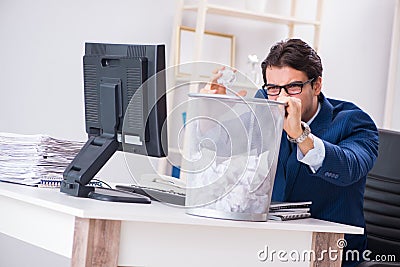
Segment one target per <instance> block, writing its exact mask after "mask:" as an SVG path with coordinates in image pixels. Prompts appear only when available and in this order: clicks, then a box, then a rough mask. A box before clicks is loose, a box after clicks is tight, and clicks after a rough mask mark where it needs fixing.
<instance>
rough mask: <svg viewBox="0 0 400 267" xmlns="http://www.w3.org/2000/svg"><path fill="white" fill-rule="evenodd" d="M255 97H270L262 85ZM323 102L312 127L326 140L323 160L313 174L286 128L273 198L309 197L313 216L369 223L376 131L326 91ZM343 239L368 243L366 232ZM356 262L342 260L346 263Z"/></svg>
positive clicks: (354, 244)
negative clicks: (367, 192) (367, 195)
mask: <svg viewBox="0 0 400 267" xmlns="http://www.w3.org/2000/svg"><path fill="white" fill-rule="evenodd" d="M256 97H263V98H267V97H266V95H265V93H264V91H263V90H259V91H258V92H257V94H256ZM320 103H321V110H320V112H319V113H318V115H317V117H316V118H315V119H314V120H313V122H312V123H311V125H310V128H311V132H312V134H313V135H314V136H317V137H319V138H320V139H321V140H322V141H323V143H324V146H325V159H324V161H323V164H322V166H321V168H319V169H318V171H317V172H316V173H312V171H311V170H310V168H309V166H308V165H306V164H303V163H301V162H299V161H298V160H297V155H296V149H297V148H296V145H295V144H291V143H290V142H288V140H287V137H286V133H285V132H283V134H282V140H281V146H280V151H279V159H278V168H277V173H276V176H275V181H274V189H273V193H272V199H273V200H275V201H306V200H311V201H312V205H311V215H312V217H313V218H318V219H323V220H328V221H332V222H338V223H343V224H348V225H354V226H359V227H364V228H365V220H364V213H363V202H364V188H365V181H366V175H367V173H368V172H369V171H370V170H371V168H372V166H373V164H374V162H375V159H376V157H377V154H378V130H377V128H376V126H375V123H374V122H373V121H372V119H371V118H370V117H369V116H368V115H367V114H366V113H365V112H363V111H362V110H361V109H359V108H358V107H357V106H355V105H354V104H352V103H349V102H344V101H339V100H333V99H327V98H325V97H324V96H323V95H321V102H320ZM292 151H294V152H293V153H292ZM345 238H346V241H347V247H346V248H347V249H345V251H344V252H346V250H348V249H358V250H359V251H363V250H364V249H365V248H366V235H365V234H364V235H346V236H345ZM333 249H336V248H333ZM360 255H361V253H360ZM353 265H355V263H354V264H352V263H349V262H348V263H346V262H344V266H353Z"/></svg>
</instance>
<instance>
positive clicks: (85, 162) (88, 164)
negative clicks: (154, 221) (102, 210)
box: [60, 136, 151, 204]
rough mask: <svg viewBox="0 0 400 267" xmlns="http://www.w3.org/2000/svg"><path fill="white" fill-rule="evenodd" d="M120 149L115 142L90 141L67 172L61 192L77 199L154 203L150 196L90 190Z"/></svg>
mask: <svg viewBox="0 0 400 267" xmlns="http://www.w3.org/2000/svg"><path fill="white" fill-rule="evenodd" d="M117 149H118V141H117V140H116V139H115V138H108V137H105V136H97V137H90V138H89V140H88V141H87V142H86V144H85V145H84V146H83V147H82V149H81V150H80V151H79V153H78V154H77V155H76V157H75V158H74V159H73V161H72V162H71V163H70V164H69V165H68V166H67V168H66V169H65V171H64V174H63V176H64V180H63V181H62V182H61V188H60V191H61V192H63V193H66V194H68V195H72V196H76V197H87V198H93V199H98V200H103V201H113V202H127V203H147V204H148V203H151V200H150V198H148V197H147V196H143V195H139V194H136V193H130V192H126V191H121V190H117V189H111V188H102V187H101V188H100V187H93V186H87V184H88V183H89V182H90V180H92V179H93V177H94V176H95V175H96V173H97V172H98V171H99V170H100V169H101V168H102V167H103V166H104V164H105V163H106V162H107V161H108V160H109V159H110V158H111V156H112V155H113V154H114V153H115V151H117Z"/></svg>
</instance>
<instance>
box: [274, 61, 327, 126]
mask: <svg viewBox="0 0 400 267" xmlns="http://www.w3.org/2000/svg"><path fill="white" fill-rule="evenodd" d="M266 77H267V81H268V84H274V85H281V86H282V85H286V84H290V83H299V82H300V83H304V82H306V81H308V80H309V79H310V78H309V77H307V75H306V74H305V73H304V72H302V71H299V70H296V69H293V68H291V67H287V66H285V67H274V66H271V67H267V69H266ZM320 92H321V78H320V77H318V78H317V79H316V80H314V81H313V85H311V83H307V84H305V85H304V86H303V90H302V92H301V93H300V94H297V95H288V94H287V93H286V91H285V90H284V89H282V90H281V92H280V95H283V96H290V97H295V98H298V99H300V100H301V114H302V116H301V117H302V120H303V121H305V122H307V121H308V120H310V119H311V118H312V116H313V115H314V114H315V112H316V110H317V107H318V95H319V93H320ZM278 97H279V95H277V96H268V98H269V99H271V100H276V99H277V98H278Z"/></svg>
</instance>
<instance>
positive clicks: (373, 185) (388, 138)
mask: <svg viewBox="0 0 400 267" xmlns="http://www.w3.org/2000/svg"><path fill="white" fill-rule="evenodd" d="M378 153H379V154H378V158H377V161H376V163H375V165H374V167H373V168H372V170H371V171H370V172H369V174H368V176H367V183H366V188H365V195H364V215H365V220H366V227H367V236H368V249H369V250H371V251H372V255H371V256H370V258H371V259H374V257H375V255H394V256H395V257H396V261H400V132H394V131H389V130H382V129H381V130H379V150H378ZM378 257H379V256H378Z"/></svg>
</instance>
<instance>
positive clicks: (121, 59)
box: [61, 43, 167, 196]
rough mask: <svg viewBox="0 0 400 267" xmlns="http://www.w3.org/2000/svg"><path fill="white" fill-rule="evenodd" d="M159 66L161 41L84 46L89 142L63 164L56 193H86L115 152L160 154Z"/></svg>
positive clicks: (163, 117) (162, 56) (161, 97)
mask: <svg viewBox="0 0 400 267" xmlns="http://www.w3.org/2000/svg"><path fill="white" fill-rule="evenodd" d="M164 69H165V46H164V45H128V44H104V43H86V44H85V55H84V57H83V72H84V99H85V123H86V132H87V133H88V136H89V140H88V141H87V143H86V144H85V145H84V147H83V148H82V149H81V151H80V152H79V153H78V155H77V156H76V157H75V159H74V160H73V161H72V162H71V164H70V165H69V166H68V167H67V168H66V170H65V172H64V181H63V183H62V185H61V192H65V193H68V194H71V195H75V196H87V194H88V193H89V192H90V191H91V190H92V189H91V188H88V187H85V185H86V184H87V183H89V181H90V180H91V179H92V178H93V177H94V176H95V174H96V173H97V172H98V171H99V170H100V169H101V167H102V166H103V165H104V164H105V163H106V162H107V160H108V159H109V158H110V157H111V156H112V155H113V154H114V152H115V151H116V150H122V149H123V150H124V151H127V152H132V153H137V154H142V155H148V156H155V157H163V156H166V154H167V151H166V150H167V144H166V143H165V142H166V140H167V137H166V131H165V130H162V129H166V125H165V124H166V116H167V112H166V97H165V94H166V88H165V72H164ZM163 142H164V145H163Z"/></svg>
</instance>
